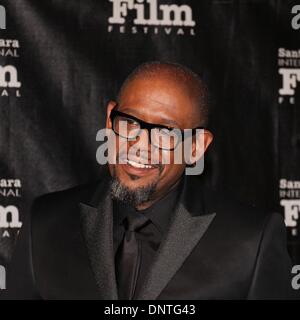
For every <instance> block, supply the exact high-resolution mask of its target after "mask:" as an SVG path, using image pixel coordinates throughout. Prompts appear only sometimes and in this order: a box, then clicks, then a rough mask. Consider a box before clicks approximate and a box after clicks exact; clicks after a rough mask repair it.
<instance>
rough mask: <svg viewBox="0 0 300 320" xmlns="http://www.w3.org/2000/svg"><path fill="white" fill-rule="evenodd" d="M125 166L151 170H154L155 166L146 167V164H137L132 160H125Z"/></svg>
mask: <svg viewBox="0 0 300 320" xmlns="http://www.w3.org/2000/svg"><path fill="white" fill-rule="evenodd" d="M126 162H127V164H129V165H130V166H132V167H134V168H139V169H152V168H155V166H152V165H148V164H143V163H139V162H135V161H132V160H126Z"/></svg>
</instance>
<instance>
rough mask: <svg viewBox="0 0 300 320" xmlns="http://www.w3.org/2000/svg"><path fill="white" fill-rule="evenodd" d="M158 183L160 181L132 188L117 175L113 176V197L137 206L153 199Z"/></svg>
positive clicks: (111, 188) (111, 187)
mask: <svg viewBox="0 0 300 320" xmlns="http://www.w3.org/2000/svg"><path fill="white" fill-rule="evenodd" d="M157 183H158V181H155V182H153V183H151V184H148V185H147V186H143V187H138V188H135V189H132V188H129V187H127V186H126V185H124V184H123V183H122V182H121V181H120V180H119V179H117V178H116V177H113V178H112V180H111V184H110V193H111V196H112V198H113V199H115V200H118V201H120V202H123V203H125V204H129V205H131V206H133V207H137V206H139V205H141V204H143V203H145V202H147V201H149V200H151V196H152V195H153V193H154V192H155V190H156V186H157Z"/></svg>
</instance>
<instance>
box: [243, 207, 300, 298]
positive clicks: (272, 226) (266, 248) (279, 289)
mask: <svg viewBox="0 0 300 320" xmlns="http://www.w3.org/2000/svg"><path fill="white" fill-rule="evenodd" d="M291 270H292V263H291V259H290V257H289V254H288V251H287V244H286V227H285V224H284V221H283V217H282V216H281V215H280V214H278V213H273V214H271V215H270V216H269V219H268V220H267V222H266V224H265V228H264V231H263V233H262V237H261V241H260V246H259V250H258V253H257V257H256V263H255V269H254V272H253V275H252V279H251V285H250V289H249V292H248V297H247V299H250V300H253V299H255V300H258V299H264V300H271V299H272V300H273V299H282V300H286V299H298V298H299V297H298V295H299V293H298V292H296V291H295V290H293V289H292V285H291V281H292V274H291Z"/></svg>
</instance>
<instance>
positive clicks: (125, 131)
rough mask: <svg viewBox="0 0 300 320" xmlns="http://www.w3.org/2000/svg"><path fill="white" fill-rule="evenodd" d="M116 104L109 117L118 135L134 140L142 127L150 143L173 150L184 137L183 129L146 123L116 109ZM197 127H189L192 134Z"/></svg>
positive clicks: (163, 148)
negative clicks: (146, 132)
mask: <svg viewBox="0 0 300 320" xmlns="http://www.w3.org/2000/svg"><path fill="white" fill-rule="evenodd" d="M116 108H117V105H116V106H115V107H114V109H112V110H111V113H110V119H111V122H112V129H113V131H114V132H115V133H116V134H117V135H118V136H120V137H122V138H125V139H127V140H129V141H130V140H132V141H134V140H135V139H136V138H137V137H138V136H139V135H140V133H141V131H142V130H143V129H146V130H147V131H148V137H149V140H150V143H151V144H152V145H153V146H154V147H157V148H159V149H162V150H168V151H173V150H174V149H176V148H177V146H178V145H179V143H180V142H181V141H182V137H184V130H181V129H179V128H172V127H168V126H164V125H161V124H154V123H148V122H145V121H143V120H141V119H138V118H136V117H134V116H132V115H130V114H127V113H124V112H121V111H118V110H116ZM197 129H204V128H203V127H197V128H193V129H191V134H192V135H194V134H195V133H196V130H197Z"/></svg>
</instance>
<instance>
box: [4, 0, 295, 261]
mask: <svg viewBox="0 0 300 320" xmlns="http://www.w3.org/2000/svg"><path fill="white" fill-rule="evenodd" d="M130 2H132V3H135V4H138V3H139V4H142V5H144V13H145V18H149V3H152V4H155V3H157V4H158V5H174V4H176V5H187V6H189V8H190V10H191V12H192V19H193V21H194V22H195V26H192V27H191V26H177V25H171V26H166V25H162V24H161V25H157V26H153V25H146V23H145V24H144V25H137V24H136V23H135V21H134V19H135V11H134V10H130V9H128V7H130ZM118 3H120V5H121V6H122V7H123V9H124V8H127V9H128V10H127V13H128V14H127V16H124V22H123V23H122V24H113V23H110V22H109V18H110V17H112V16H113V14H115V15H116V14H118V12H117V11H115V12H113V6H117V5H118ZM295 4H296V2H294V1H287V0H268V1H267V0H266V1H262V0H240V1H238V0H228V1H227V0H224V1H222V0H215V1H213V0H211V1H209V0H205V1H204V0H201V1H196V0H194V1H192V0H171V1H167V0H157V1H156V0H150V1H148V0H147V1H146V0H144V1H140V2H138V1H133V0H124V1H123V2H120V1H117V0H114V1H109V0H0V5H2V6H4V7H5V9H6V15H7V17H6V29H5V30H0V66H1V67H2V68H0V83H2V86H1V85H0V179H1V180H0V264H4V265H6V264H7V263H9V259H10V257H11V254H12V252H13V247H14V243H15V241H16V239H17V233H18V230H19V227H20V223H18V222H22V221H24V219H25V217H26V216H27V215H28V212H29V208H30V205H31V203H32V200H33V199H34V198H35V197H36V196H38V195H41V194H44V193H47V192H52V191H57V190H61V189H65V188H68V187H71V186H74V185H76V184H79V183H84V182H87V181H90V180H95V179H96V178H98V177H100V176H101V168H100V166H99V165H98V164H97V162H96V157H95V155H96V149H97V147H98V146H99V142H97V141H96V132H97V131H98V130H99V129H100V128H102V127H104V123H105V109H106V104H107V102H108V100H109V99H110V98H114V97H115V96H116V93H117V90H118V88H119V86H120V84H121V83H122V81H123V80H124V78H125V77H126V75H127V74H128V73H129V72H130V71H131V70H132V69H133V68H134V67H136V66H137V65H138V64H140V63H142V62H145V61H149V60H164V61H173V62H179V63H182V64H184V65H187V66H188V67H190V68H192V69H193V70H194V71H196V72H198V73H199V74H200V75H201V76H202V77H203V78H204V79H205V80H206V81H207V83H208V85H209V87H210V90H211V94H212V105H211V108H212V119H211V124H210V129H211V131H213V132H214V135H215V140H214V144H213V146H212V147H211V148H210V150H209V155H208V158H207V159H206V160H207V161H206V169H205V170H206V173H205V174H209V175H210V181H211V184H212V185H213V186H214V187H217V186H218V187H219V188H220V189H221V190H222V189H227V190H229V191H230V192H231V194H232V196H233V197H237V198H239V199H240V200H241V201H245V202H248V203H251V204H254V205H256V206H259V207H262V208H264V209H266V210H267V211H271V210H276V211H280V212H281V213H282V214H285V218H286V219H287V220H286V221H287V231H288V233H287V234H288V241H289V242H288V243H289V250H290V252H291V254H292V257H293V260H294V263H298V264H300V238H299V228H298V225H297V215H298V209H299V211H300V182H299V181H300V168H299V160H300V153H299V151H300V128H299V120H300V111H299V110H300V106H299V103H300V100H299V99H300V84H299V85H298V87H299V88H297V86H296V85H297V81H295V85H294V87H293V88H294V93H293V94H290V93H289V94H282V93H281V94H280V92H279V90H280V89H281V88H282V87H283V85H284V79H283V75H282V74H281V73H280V72H281V71H280V69H281V68H284V69H292V70H294V71H295V72H297V70H299V68H300V54H299V56H297V51H296V50H298V49H300V41H299V40H300V30H295V29H293V28H292V24H291V20H292V18H293V17H295V15H293V14H292V13H291V9H292V7H293V6H294V5H295ZM299 4H300V3H299ZM115 8H116V7H115ZM123 12H125V11H124V10H123ZM123 15H125V14H123ZM173 18H174V17H173ZM183 18H184V15H183ZM296 18H297V17H295V19H296ZM158 19H159V20H160V21H164V20H163V17H162V11H161V10H160V9H158ZM147 28H148V29H147ZM9 40H13V41H9ZM280 48H281V52H284V54H283V55H284V57H279V49H280ZM291 50H293V51H295V52H294V53H291ZM289 54H292V55H293V57H292V59H290V58H289ZM7 66H9V69H7V68H6V67H7ZM4 68H6V69H4ZM3 70H6V72H4V71H3ZM13 75H15V76H17V80H16V81H13V80H12V78H13ZM1 77H2V78H1ZM292 77H294V79H295V76H292ZM299 78H300V77H299ZM1 79H2V82H1ZM5 79H6V80H7V82H10V85H11V87H6V86H5V81H4V82H3V80H5ZM299 80H300V79H299ZM18 82H19V83H18ZM12 211H13V213H14V216H13V219H12V215H11V212H12ZM18 214H19V216H18ZM229 223H230V222H229Z"/></svg>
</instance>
